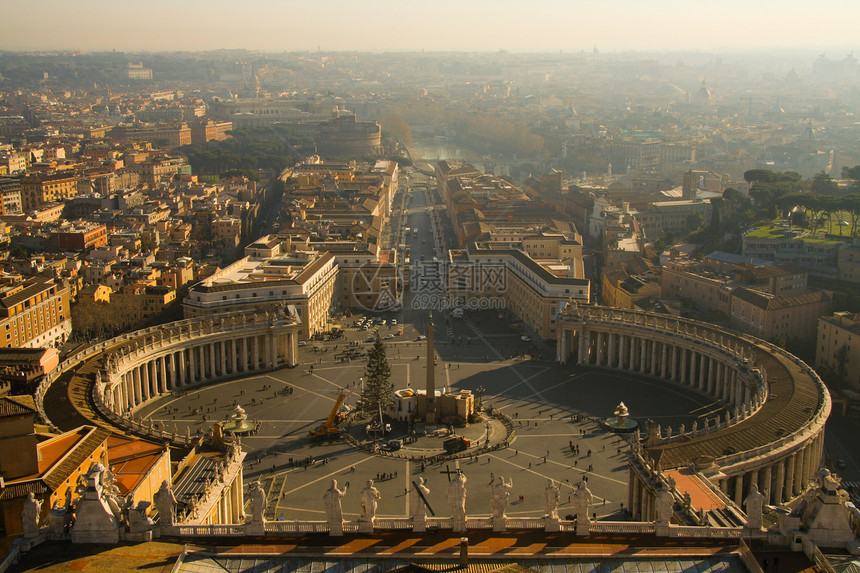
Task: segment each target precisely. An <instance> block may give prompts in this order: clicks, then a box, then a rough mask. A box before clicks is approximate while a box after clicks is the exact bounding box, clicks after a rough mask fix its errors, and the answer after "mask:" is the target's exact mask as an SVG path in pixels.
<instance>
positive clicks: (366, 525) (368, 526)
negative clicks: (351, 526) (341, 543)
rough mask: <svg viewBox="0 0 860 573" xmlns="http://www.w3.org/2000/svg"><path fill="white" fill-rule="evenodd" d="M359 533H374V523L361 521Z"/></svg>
mask: <svg viewBox="0 0 860 573" xmlns="http://www.w3.org/2000/svg"><path fill="white" fill-rule="evenodd" d="M358 532H359V533H373V522H372V521H361V520H359V522H358Z"/></svg>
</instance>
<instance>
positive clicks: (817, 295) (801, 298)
mask: <svg viewBox="0 0 860 573" xmlns="http://www.w3.org/2000/svg"><path fill="white" fill-rule="evenodd" d="M732 296H733V297H736V298H739V299H740V300H743V301H745V302H748V303H750V304H752V305H754V306H757V307H758V308H760V309H762V310H779V309H781V308H791V307H796V306H803V305H806V304H814V303H816V302H820V301H822V300H824V296H825V295H824V293H823V292H821V291H810V292H807V293H804V294H800V295H797V296H776V295H772V294H770V293H766V292H761V291H757V290H753V289H749V288H746V287H739V288H736V289H735V290H734V291H733V292H732Z"/></svg>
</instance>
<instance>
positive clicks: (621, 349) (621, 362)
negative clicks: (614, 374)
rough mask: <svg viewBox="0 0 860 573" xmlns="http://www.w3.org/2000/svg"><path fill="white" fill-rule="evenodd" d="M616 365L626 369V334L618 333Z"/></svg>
mask: <svg viewBox="0 0 860 573" xmlns="http://www.w3.org/2000/svg"><path fill="white" fill-rule="evenodd" d="M618 367H619V368H623V369H625V370H626V369H627V335H626V334H619V335H618Z"/></svg>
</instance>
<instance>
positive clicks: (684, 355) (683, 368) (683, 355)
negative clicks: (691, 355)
mask: <svg viewBox="0 0 860 573" xmlns="http://www.w3.org/2000/svg"><path fill="white" fill-rule="evenodd" d="M678 381H679V382H680V383H681V384H686V383H687V349H686V348H681V372H680V376H679V379H678Z"/></svg>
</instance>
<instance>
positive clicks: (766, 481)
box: [761, 464, 773, 504]
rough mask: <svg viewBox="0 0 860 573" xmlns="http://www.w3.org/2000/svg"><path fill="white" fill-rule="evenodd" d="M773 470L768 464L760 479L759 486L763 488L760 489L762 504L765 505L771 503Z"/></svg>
mask: <svg viewBox="0 0 860 573" xmlns="http://www.w3.org/2000/svg"><path fill="white" fill-rule="evenodd" d="M772 482H773V470H772V466H771V465H770V464H768V465H767V466H765V468H764V476H763V478H762V483H761V485H762V486H764V487H763V488H761V489H762V493H763V494H764V502H765V503H767V504H770V503H772V502H771V498H772V495H771V494H772V493H773V483H772Z"/></svg>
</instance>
